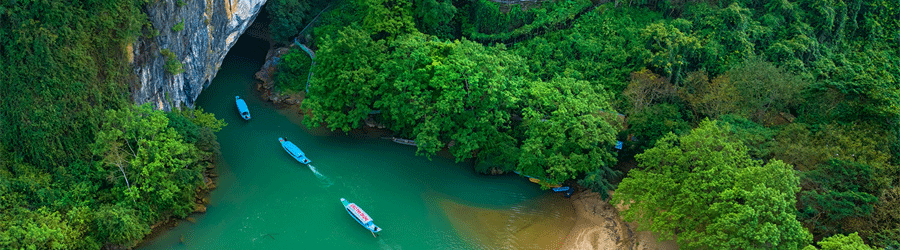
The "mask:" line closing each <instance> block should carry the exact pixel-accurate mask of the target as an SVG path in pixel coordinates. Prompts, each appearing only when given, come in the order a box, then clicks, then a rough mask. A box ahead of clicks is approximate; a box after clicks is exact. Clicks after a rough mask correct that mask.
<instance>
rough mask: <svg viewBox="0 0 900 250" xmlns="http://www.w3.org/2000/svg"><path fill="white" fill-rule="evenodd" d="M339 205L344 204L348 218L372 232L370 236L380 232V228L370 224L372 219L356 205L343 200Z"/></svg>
mask: <svg viewBox="0 0 900 250" xmlns="http://www.w3.org/2000/svg"><path fill="white" fill-rule="evenodd" d="M341 203H343V204H344V209H346V210H347V213H349V214H350V217H353V219H354V220H356V222H359V224H360V225H362V226H363V227H365V228H366V229H368V230H369V231H370V232H372V236H376V234H375V233H378V232H381V228H380V227H378V226H376V225H375V223H373V222H372V217H369V214H367V213H366V211H363V210H362V208H359V206H357V205H356V203H350V202H349V201H347V200H346V199H344V198H341Z"/></svg>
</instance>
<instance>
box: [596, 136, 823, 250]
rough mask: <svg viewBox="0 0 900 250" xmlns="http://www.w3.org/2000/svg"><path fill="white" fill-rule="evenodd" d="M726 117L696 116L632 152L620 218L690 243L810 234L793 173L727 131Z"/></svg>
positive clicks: (776, 242) (740, 244)
mask: <svg viewBox="0 0 900 250" xmlns="http://www.w3.org/2000/svg"><path fill="white" fill-rule="evenodd" d="M729 131H730V128H729V127H728V125H727V124H719V123H718V122H716V121H708V120H706V121H703V122H701V123H700V126H699V127H697V128H695V129H694V130H692V131H691V133H690V134H688V135H683V136H680V137H677V136H675V135H673V134H670V135H668V136H666V137H663V138H662V139H660V140H659V141H657V143H656V146H654V147H653V148H651V149H648V150H647V151H644V153H642V154H639V155H637V156H636V158H637V160H638V164H639V166H640V168H639V169H635V170H632V171H631V172H629V176H628V177H626V178H625V179H624V180H623V181H622V182H621V183H620V184H619V188H618V189H617V190H616V194H615V195H614V197H613V198H614V200H615V203H624V204H625V205H626V206H628V209H626V210H624V211H623V212H622V214H623V216H624V218H625V219H626V220H630V221H638V222H640V223H641V225H642V226H643V227H644V228H648V229H650V230H652V231H654V232H658V233H660V234H662V235H663V238H671V237H673V236H676V235H677V240H678V243H679V244H681V245H682V246H686V247H690V248H710V249H773V248H774V249H800V248H802V247H804V246H806V245H807V244H808V243H809V241H810V239H811V235H810V234H809V232H807V231H806V229H804V228H803V227H802V226H801V225H800V222H798V221H797V219H796V216H795V214H794V203H795V202H796V198H795V195H796V193H797V192H798V191H800V185H799V178H798V177H797V174H796V173H795V172H794V170H793V169H792V167H791V166H790V165H787V164H785V163H783V162H781V161H777V160H775V161H770V162H768V163H766V164H763V163H762V162H760V161H757V160H753V159H751V158H750V156H749V155H748V154H747V148H746V147H745V146H744V145H743V144H742V143H740V142H739V141H736V140H735V139H733V138H731V137H730V133H729Z"/></svg>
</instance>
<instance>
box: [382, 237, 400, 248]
mask: <svg viewBox="0 0 900 250" xmlns="http://www.w3.org/2000/svg"><path fill="white" fill-rule="evenodd" d="M378 246H379V247H381V249H383V250H399V249H400V246H396V247H391V246H390V245H388V243H387V242H384V239H383V238H378Z"/></svg>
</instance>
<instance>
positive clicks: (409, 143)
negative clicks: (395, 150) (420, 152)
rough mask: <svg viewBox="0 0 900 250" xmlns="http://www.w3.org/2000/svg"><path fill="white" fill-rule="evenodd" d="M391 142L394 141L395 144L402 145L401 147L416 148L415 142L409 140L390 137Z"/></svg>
mask: <svg viewBox="0 0 900 250" xmlns="http://www.w3.org/2000/svg"><path fill="white" fill-rule="evenodd" d="M391 140H392V141H394V142H396V143H400V144H403V145H410V146H416V141H415V140H411V139H403V138H397V137H391Z"/></svg>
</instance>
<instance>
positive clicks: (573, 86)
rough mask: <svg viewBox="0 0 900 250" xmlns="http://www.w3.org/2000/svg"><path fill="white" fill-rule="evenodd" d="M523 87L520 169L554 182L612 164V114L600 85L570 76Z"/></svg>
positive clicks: (613, 157)
mask: <svg viewBox="0 0 900 250" xmlns="http://www.w3.org/2000/svg"><path fill="white" fill-rule="evenodd" d="M526 91H527V94H526V95H525V96H526V98H525V105H524V106H525V107H524V108H523V109H522V117H523V121H522V126H523V127H524V129H525V140H524V141H523V143H522V153H521V155H520V157H519V167H518V168H519V170H520V171H521V172H522V173H524V174H526V175H532V176H547V177H548V178H549V180H551V181H552V182H557V183H558V182H562V181H565V180H569V179H574V178H575V177H577V176H578V175H580V174H583V173H586V172H591V171H594V170H596V169H598V168H606V169H609V168H610V167H612V165H613V164H615V162H616V159H615V156H614V154H613V153H612V148H613V145H615V144H614V143H615V141H616V140H615V136H616V133H617V128H616V127H615V126H614V125H615V124H617V122H616V119H617V118H615V117H617V116H616V113H615V111H614V110H612V109H611V108H610V105H609V102H608V101H607V100H609V97H608V96H607V93H606V92H605V91H603V90H602V89H597V88H595V87H592V86H590V84H589V83H588V82H586V81H578V80H575V79H572V78H556V79H553V80H552V81H549V82H544V81H532V82H530V83H529V86H528V88H527V90H526ZM603 186H609V185H603Z"/></svg>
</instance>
